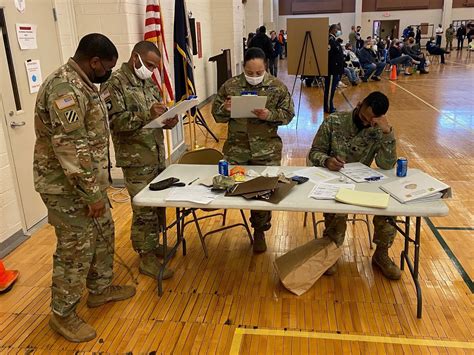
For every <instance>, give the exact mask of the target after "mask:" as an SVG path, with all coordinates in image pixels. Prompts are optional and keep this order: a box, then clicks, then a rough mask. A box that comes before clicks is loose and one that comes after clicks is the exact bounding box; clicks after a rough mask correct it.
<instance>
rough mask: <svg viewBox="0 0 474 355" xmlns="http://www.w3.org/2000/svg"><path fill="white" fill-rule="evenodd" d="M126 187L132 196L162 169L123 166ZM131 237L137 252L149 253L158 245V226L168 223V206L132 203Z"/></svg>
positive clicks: (156, 167)
mask: <svg viewBox="0 0 474 355" xmlns="http://www.w3.org/2000/svg"><path fill="white" fill-rule="evenodd" d="M122 171H123V176H124V178H125V187H126V188H127V191H128V193H129V194H130V196H131V198H133V197H135V195H136V194H138V193H139V192H140V191H141V190H142V189H144V188H145V187H146V186H147V185H148V184H149V183H150V182H151V181H152V180H153V179H154V178H155V177H157V176H158V174H159V173H160V172H161V171H162V169H160V168H158V166H142V167H133V168H122ZM132 211H133V218H132V230H131V235H130V239H131V240H132V246H133V249H134V250H135V251H136V252H137V253H149V252H151V251H153V250H155V249H156V248H157V247H158V237H159V235H158V227H159V226H162V225H165V223H166V208H164V207H159V208H157V207H140V206H135V205H134V204H133V203H132Z"/></svg>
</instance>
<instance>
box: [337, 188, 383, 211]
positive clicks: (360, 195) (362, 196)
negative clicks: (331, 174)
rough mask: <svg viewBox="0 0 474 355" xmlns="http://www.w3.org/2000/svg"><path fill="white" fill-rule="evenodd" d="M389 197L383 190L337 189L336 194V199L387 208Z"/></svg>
mask: <svg viewBox="0 0 474 355" xmlns="http://www.w3.org/2000/svg"><path fill="white" fill-rule="evenodd" d="M389 199H390V195H389V194H386V193H383V192H382V193H380V192H365V191H357V190H349V189H339V191H338V192H337V194H336V201H339V202H342V203H347V204H349V205H355V206H363V207H375V208H387V206H388V200H389Z"/></svg>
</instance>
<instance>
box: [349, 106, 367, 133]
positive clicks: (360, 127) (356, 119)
mask: <svg viewBox="0 0 474 355" xmlns="http://www.w3.org/2000/svg"><path fill="white" fill-rule="evenodd" d="M359 111H360V108H355V109H354V112H353V113H352V120H353V121H354V124H355V125H356V127H357V129H358V130H359V131H362V130H363V129H364V128H367V127H366V126H364V124H363V123H362V120H361V119H360V117H359Z"/></svg>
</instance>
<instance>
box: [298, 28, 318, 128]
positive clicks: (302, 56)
mask: <svg viewBox="0 0 474 355" xmlns="http://www.w3.org/2000/svg"><path fill="white" fill-rule="evenodd" d="M308 44H311V49H312V52H313V56H314V60H315V62H316V68H317V69H318V75H317V76H321V70H320V69H319V62H318V57H317V56H316V49H315V47H314V43H313V37H312V36H311V31H306V33H305V35H304V41H303V45H302V46H301V53H300V58H299V60H298V69H297V70H296V75H295V81H294V82H293V88H292V89H291V96H292V97H293V94H294V92H295V86H296V80H298V75H299V76H300V94H299V97H298V105H297V111H296V112H297V113H296V129H298V119H299V116H300V106H301V93H302V91H303V78H302V77H303V75H304V69H305V66H306V53H307V52H308ZM301 61H303V66H302V67H301ZM300 68H301V74H299V73H300Z"/></svg>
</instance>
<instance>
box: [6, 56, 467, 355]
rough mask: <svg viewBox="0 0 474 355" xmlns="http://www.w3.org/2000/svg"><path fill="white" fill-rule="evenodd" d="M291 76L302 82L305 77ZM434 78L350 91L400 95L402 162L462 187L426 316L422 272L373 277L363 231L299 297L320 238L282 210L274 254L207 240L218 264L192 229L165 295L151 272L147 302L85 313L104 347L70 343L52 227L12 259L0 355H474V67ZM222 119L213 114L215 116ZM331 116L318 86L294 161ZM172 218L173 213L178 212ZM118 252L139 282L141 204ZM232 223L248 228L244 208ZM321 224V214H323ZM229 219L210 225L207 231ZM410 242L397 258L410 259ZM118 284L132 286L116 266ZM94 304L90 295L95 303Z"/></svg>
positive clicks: (120, 225)
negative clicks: (56, 305) (302, 270)
mask: <svg viewBox="0 0 474 355" xmlns="http://www.w3.org/2000/svg"><path fill="white" fill-rule="evenodd" d="M284 67H285V61H283V62H282V63H280V70H281V72H282V73H281V78H282V80H283V81H285V82H286V83H287V84H288V85H289V86H290V87H291V85H292V84H293V77H288V76H286V75H285V73H284V71H285V68H284ZM430 69H431V73H430V74H429V75H424V76H420V75H413V76H412V77H403V76H401V77H399V79H398V80H397V81H396V82H390V81H389V80H387V73H384V79H383V80H382V81H381V82H378V83H376V82H372V83H367V84H361V85H359V86H358V87H354V88H353V87H349V88H347V89H343V90H338V91H337V93H336V97H335V105H336V107H337V109H338V110H350V109H351V107H352V106H355V105H356V104H357V102H358V101H359V100H361V99H363V98H364V97H365V96H366V95H367V94H368V93H369V92H371V91H373V90H380V91H382V92H384V93H386V94H387V95H388V97H389V99H390V104H391V106H390V110H389V112H388V117H389V120H390V122H391V123H392V125H393V127H394V130H395V132H396V136H397V138H398V155H399V156H405V157H407V158H408V161H409V167H411V168H415V167H416V168H420V169H423V170H424V171H426V172H428V173H429V174H432V175H433V176H435V177H437V178H439V179H441V180H443V181H445V182H446V183H448V184H449V185H451V186H452V188H453V191H454V197H453V198H452V199H451V200H449V201H448V205H449V207H450V214H449V216H448V217H444V218H433V219H425V220H423V224H422V244H421V264H420V278H421V286H422V290H423V297H424V310H423V318H422V319H421V320H419V319H417V318H416V307H415V304H416V298H415V292H414V288H413V286H412V282H411V278H410V276H409V274H408V271H406V270H405V272H404V274H403V276H402V279H401V280H400V281H396V282H390V281H388V280H386V279H384V278H383V277H382V275H381V274H380V273H379V272H378V271H377V270H375V271H374V270H372V266H371V259H370V256H371V250H370V249H369V243H368V240H367V235H366V233H367V232H366V230H365V229H364V228H363V226H362V225H360V224H356V225H355V226H352V225H351V226H349V227H348V234H347V237H346V241H345V244H344V246H343V248H344V252H343V257H342V258H341V260H340V261H339V262H338V272H337V273H336V274H335V275H334V276H332V277H327V276H323V277H322V278H321V279H320V280H318V282H317V283H316V284H315V285H314V286H313V288H312V289H311V290H310V291H308V292H307V293H305V294H304V295H302V296H300V297H297V296H295V295H293V294H291V293H290V292H288V291H287V290H285V289H284V288H283V287H282V286H281V284H280V283H279V280H278V277H277V276H276V274H275V271H274V269H273V266H272V262H273V260H274V259H275V257H277V256H279V255H282V254H284V253H285V252H287V251H288V250H291V249H293V248H295V247H296V246H298V245H301V244H303V243H305V242H307V241H309V240H310V239H311V238H313V236H312V231H311V229H310V228H304V227H303V214H301V213H274V215H273V227H272V229H271V230H270V231H269V232H268V237H267V244H268V251H267V252H266V253H264V254H261V255H253V253H252V251H251V247H250V245H249V242H248V239H247V238H246V236H245V234H244V232H243V230H242V231H240V230H239V231H238V230H231V231H227V232H224V233H222V234H216V235H213V236H211V237H209V239H208V240H207V245H208V249H209V258H208V259H206V258H205V257H204V254H203V251H202V248H201V245H200V243H199V240H198V238H197V235H196V233H195V229H194V227H192V226H190V227H188V229H187V230H186V238H187V241H188V254H187V256H186V257H183V256H182V254H181V253H178V254H177V256H176V257H175V258H174V259H173V260H172V262H171V267H172V268H173V269H174V270H175V272H176V273H175V276H174V277H173V278H172V279H170V280H168V281H165V283H164V295H163V296H162V297H161V298H159V297H158V296H157V294H156V284H155V282H154V281H153V280H151V279H150V278H147V277H144V276H141V275H140V276H138V282H139V283H138V286H137V295H136V296H135V297H134V298H133V299H131V300H127V301H124V302H119V303H115V304H108V305H105V306H103V307H100V308H96V309H88V308H87V307H86V305H85V301H84V300H83V301H82V302H81V304H80V305H79V307H78V312H79V314H80V316H82V317H83V318H84V319H85V320H86V321H87V322H89V323H90V324H91V325H93V326H94V327H95V328H96V329H97V333H98V336H97V338H96V339H95V340H93V341H91V342H89V343H84V344H73V343H69V342H67V341H66V340H64V339H63V338H61V337H60V336H58V335H56V334H55V333H54V332H53V331H52V330H50V329H49V327H48V324H47V322H48V318H49V302H50V290H49V285H50V282H51V263H52V253H53V251H54V244H55V237H54V233H53V229H52V228H51V227H50V226H45V227H43V228H42V229H41V230H40V231H39V232H37V233H35V234H34V235H33V236H32V237H31V238H30V239H29V240H28V241H27V242H25V243H24V244H23V245H22V246H21V247H19V248H18V249H16V250H15V251H14V252H13V253H11V254H10V255H8V256H7V257H6V258H5V259H4V262H5V264H6V265H7V267H8V268H10V269H19V270H20V271H21V277H20V280H19V281H18V282H17V284H16V285H15V287H14V289H13V290H12V291H11V292H9V293H7V294H5V295H2V296H0V352H2V353H3V352H6V353H9V352H12V353H16V352H19V353H25V352H27V353H31V352H34V353H48V354H49V353H53V352H54V353H56V352H59V351H62V352H65V353H66V352H69V353H70V352H73V351H78V352H105V353H131V352H133V353H134V354H139V353H155V352H156V353H170V352H174V353H177V354H187V353H198V352H199V353H208V354H215V353H218V354H227V353H229V352H231V353H239V352H240V353H241V354H247V353H252V354H254V353H262V354H263V353H268V354H290V353H291V354H306V353H311V354H315V353H317V354H342V353H344V354H350V353H352V354H376V353H378V354H401V353H407V354H418V353H422V354H428V353H430V354H438V353H442V354H467V353H474V295H473V292H474V284H473V281H472V277H473V276H474V258H473V257H472V255H473V250H474V200H473V197H472V196H473V192H472V188H473V184H472V181H473V179H474V158H473V156H474V131H473V128H474V98H473V95H472V89H473V82H474V70H473V69H474V60H473V59H472V58H468V57H467V53H466V52H463V53H462V55H461V53H456V52H453V53H452V54H451V55H450V56H448V57H447V65H445V66H440V65H439V64H437V65H432V66H431V68H430ZM203 113H204V114H205V116H206V117H208V121H209V122H213V120H212V119H211V118H210V116H209V107H205V108H204V109H203ZM322 120H323V113H322V91H321V89H318V88H308V89H306V88H305V89H304V91H303V95H302V101H301V111H300V117H299V122H298V129H296V125H297V119H296V118H295V119H294V120H293V121H292V123H291V124H290V125H289V126H287V127H283V128H281V129H280V134H281V136H282V138H283V141H284V152H283V161H282V164H283V165H285V164H286V165H304V163H305V156H306V153H307V151H308V149H309V147H310V144H311V141H312V138H313V136H314V134H315V132H316V130H317V128H318V127H319V125H320V123H321V121H322ZM211 126H212V129H213V130H214V131H215V132H216V133H217V135H218V136H219V137H220V138H221V142H220V143H219V144H215V143H214V142H213V141H212V140H211V139H210V138H209V137H208V136H207V135H204V134H201V132H200V130H199V129H198V143H199V145H200V146H210V147H217V148H221V147H222V143H223V140H224V139H225V136H226V126H225V125H218V124H214V123H213V124H212V125H211ZM172 212H173V211H171V210H170V213H169V217H171V216H172V215H173V213H172ZM113 213H114V219H115V221H116V252H117V254H118V255H120V257H121V258H122V259H123V260H124V261H125V262H126V263H127V264H128V265H129V266H131V268H132V270H133V272H134V274H135V275H136V274H137V269H138V256H137V255H136V254H135V253H134V252H133V250H132V248H131V244H130V241H129V229H130V216H131V215H130V208H129V204H128V203H115V204H114V210H113ZM230 217H231V218H230V219H231V220H233V219H235V220H237V217H238V216H237V214H236V213H235V212H232V213H231V214H230ZM319 217H320V216H319ZM219 223H220V221H218V220H212V221H207V222H205V223H204V224H203V229H204V230H206V229H210V228H213V227H215V226H217V225H218V224H219ZM401 248H402V238H401V237H400V236H399V237H397V239H396V242H395V244H394V245H393V247H392V248H391V250H390V253H391V256H392V257H393V258H395V260H396V261H397V262H398V260H399V254H400V250H401ZM115 271H116V280H115V282H116V283H132V280H131V278H130V276H129V274H128V273H127V271H126V269H125V268H124V267H123V266H121V265H119V264H118V263H116V264H115ZM84 299H85V297H84Z"/></svg>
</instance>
